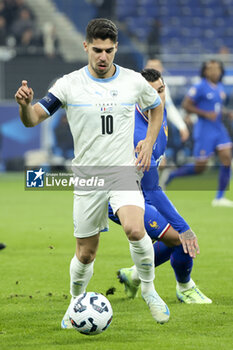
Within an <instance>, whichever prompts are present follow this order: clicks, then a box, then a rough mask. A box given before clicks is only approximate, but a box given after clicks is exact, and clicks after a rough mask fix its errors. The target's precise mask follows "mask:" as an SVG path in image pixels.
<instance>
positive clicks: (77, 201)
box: [73, 190, 145, 238]
mask: <svg viewBox="0 0 233 350" xmlns="http://www.w3.org/2000/svg"><path fill="white" fill-rule="evenodd" d="M108 202H110V204H111V207H112V209H113V212H114V214H115V213H116V211H117V210H118V209H119V208H121V207H123V206H125V205H135V206H137V207H140V208H142V209H143V210H144V209H145V202H144V197H143V194H142V192H141V191H140V190H138V191H93V192H89V193H85V194H83V195H77V194H74V207H73V220H74V236H75V237H77V238H85V237H91V236H94V235H96V234H98V233H99V232H103V231H108V228H109V226H108Z"/></svg>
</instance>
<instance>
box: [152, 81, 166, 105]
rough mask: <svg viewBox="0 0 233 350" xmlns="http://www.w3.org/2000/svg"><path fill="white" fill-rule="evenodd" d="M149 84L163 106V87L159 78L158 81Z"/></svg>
mask: <svg viewBox="0 0 233 350" xmlns="http://www.w3.org/2000/svg"><path fill="white" fill-rule="evenodd" d="M149 84H150V85H151V86H152V87H153V88H154V89H155V90H156V91H157V92H158V94H159V96H160V98H161V100H162V102H163V105H164V104H165V85H164V83H163V81H162V79H161V78H159V79H158V80H156V81H154V82H150V81H149Z"/></svg>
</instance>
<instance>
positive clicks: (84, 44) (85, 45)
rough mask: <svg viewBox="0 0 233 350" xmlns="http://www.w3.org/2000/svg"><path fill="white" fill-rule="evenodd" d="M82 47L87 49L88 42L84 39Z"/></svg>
mask: <svg viewBox="0 0 233 350" xmlns="http://www.w3.org/2000/svg"><path fill="white" fill-rule="evenodd" d="M83 47H84V51H85V52H87V51H88V44H87V42H86V41H84V42H83Z"/></svg>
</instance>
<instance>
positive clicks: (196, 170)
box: [195, 163, 207, 174]
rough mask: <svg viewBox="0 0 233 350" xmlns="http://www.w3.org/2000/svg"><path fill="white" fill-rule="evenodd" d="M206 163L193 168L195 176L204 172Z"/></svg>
mask: <svg viewBox="0 0 233 350" xmlns="http://www.w3.org/2000/svg"><path fill="white" fill-rule="evenodd" d="M206 165H207V164H206V163H198V164H196V166H195V172H196V174H202V173H203V172H204V171H205V169H206Z"/></svg>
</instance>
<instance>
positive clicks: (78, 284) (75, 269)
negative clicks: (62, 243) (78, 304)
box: [70, 255, 94, 297]
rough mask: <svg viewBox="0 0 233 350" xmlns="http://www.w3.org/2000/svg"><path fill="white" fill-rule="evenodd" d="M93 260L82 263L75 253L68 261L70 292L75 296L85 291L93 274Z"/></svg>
mask: <svg viewBox="0 0 233 350" xmlns="http://www.w3.org/2000/svg"><path fill="white" fill-rule="evenodd" d="M93 267H94V261H92V262H91V263H90V264H83V263H81V261H79V260H78V258H77V256H76V255H75V256H74V257H73V259H72V260H71V262H70V294H71V295H72V297H77V296H78V295H79V294H82V293H84V292H85V290H86V287H87V285H88V282H89V281H90V279H91V277H92V275H93Z"/></svg>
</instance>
